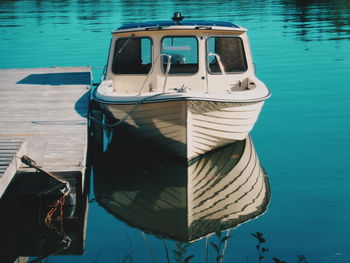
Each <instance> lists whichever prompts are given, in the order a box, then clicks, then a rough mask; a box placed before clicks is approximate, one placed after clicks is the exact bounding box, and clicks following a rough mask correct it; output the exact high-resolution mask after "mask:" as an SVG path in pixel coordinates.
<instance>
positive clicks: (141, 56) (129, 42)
mask: <svg viewBox="0 0 350 263" xmlns="http://www.w3.org/2000/svg"><path fill="white" fill-rule="evenodd" d="M151 67H152V41H151V39H150V38H145V37H132V38H119V39H118V40H117V41H116V43H115V48H114V56H113V64H112V72H113V73H114V74H148V72H149V71H150V69H151Z"/></svg>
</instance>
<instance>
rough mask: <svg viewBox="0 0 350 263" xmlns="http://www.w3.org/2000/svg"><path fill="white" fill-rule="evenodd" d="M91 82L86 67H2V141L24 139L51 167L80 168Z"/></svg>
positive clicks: (43, 163) (53, 169) (37, 158)
mask: <svg viewBox="0 0 350 263" xmlns="http://www.w3.org/2000/svg"><path fill="white" fill-rule="evenodd" d="M89 87H90V68H89V67H55V68H28V69H0V140H2V141H4V140H5V141H6V140H8V139H9V138H10V139H13V140H14V139H16V140H26V142H27V155H28V156H29V157H30V158H32V159H33V160H35V161H36V162H37V164H38V165H40V166H42V168H43V169H45V170H47V171H49V172H57V171H81V170H82V168H83V167H84V165H85V156H86V152H85V151H86V141H87V114H88V101H89ZM20 169H25V168H24V166H21V167H20ZM0 181H1V179H0Z"/></svg>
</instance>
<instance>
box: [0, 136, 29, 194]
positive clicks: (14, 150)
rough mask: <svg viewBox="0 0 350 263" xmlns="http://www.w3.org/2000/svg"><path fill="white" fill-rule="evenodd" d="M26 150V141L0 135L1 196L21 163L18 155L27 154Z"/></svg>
mask: <svg viewBox="0 0 350 263" xmlns="http://www.w3.org/2000/svg"><path fill="white" fill-rule="evenodd" d="M26 151H27V149H26V142H25V141H23V140H16V139H12V138H7V139H4V138H1V137H0V197H1V196H2V195H3V193H4V192H5V190H6V188H7V186H8V185H9V183H10V181H11V179H12V178H13V176H14V175H15V174H16V171H17V169H18V168H19V166H20V164H21V161H20V160H19V159H18V158H17V156H22V155H23V154H26Z"/></svg>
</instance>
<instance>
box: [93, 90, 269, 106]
mask: <svg viewBox="0 0 350 263" xmlns="http://www.w3.org/2000/svg"><path fill="white" fill-rule="evenodd" d="M266 90H267V94H266V95H265V96H262V97H259V98H253V99H235V98H213V97H199V96H193V95H192V94H183V93H182V94H178V93H175V94H176V95H187V96H178V97H165V98H159V97H160V96H161V95H175V94H174V93H173V94H169V93H158V96H157V99H154V97H155V95H157V94H154V95H150V96H143V97H140V96H138V97H136V96H128V97H129V98H131V97H133V98H134V99H129V100H126V99H124V100H121V98H123V97H122V96H120V97H116V96H115V97H116V98H115V99H114V100H111V99H108V98H106V99H103V98H101V97H107V96H104V95H102V94H100V95H99V97H98V96H97V95H96V94H95V93H96V92H97V89H95V91H94V92H93V94H92V95H93V96H92V99H93V100H95V101H98V102H100V103H103V104H112V105H130V104H137V103H141V104H146V103H160V102H169V101H214V102H226V103H227V102H228V103H254V102H261V101H265V100H267V99H268V98H270V97H271V95H272V94H271V92H270V90H269V89H268V88H266ZM225 95H226V96H227V95H232V93H231V94H225ZM125 97H126V96H124V98H125ZM147 98H150V99H147ZM151 98H153V99H151Z"/></svg>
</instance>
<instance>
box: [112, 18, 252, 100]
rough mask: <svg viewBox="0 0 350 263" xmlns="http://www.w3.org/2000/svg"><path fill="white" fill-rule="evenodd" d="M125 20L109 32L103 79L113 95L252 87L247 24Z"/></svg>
mask: <svg viewBox="0 0 350 263" xmlns="http://www.w3.org/2000/svg"><path fill="white" fill-rule="evenodd" d="M182 18H183V17H181V14H180V15H179V14H178V13H176V14H175V15H174V17H173V21H158V22H145V23H134V24H126V25H123V26H121V27H119V28H118V29H117V30H116V31H114V32H112V35H113V38H112V41H111V46H110V52H109V57H108V66H107V70H106V80H110V81H111V82H112V83H113V92H115V93H116V94H125V95H132V94H141V93H149V92H194V93H231V92H234V91H242V90H246V89H252V88H254V87H255V83H254V81H252V77H253V76H254V67H253V62H252V57H251V52H250V48H249V43H248V39H247V35H246V31H247V30H246V29H244V28H242V27H239V26H237V25H235V24H232V23H229V22H217V21H206V20H187V21H186V20H182Z"/></svg>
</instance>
